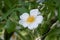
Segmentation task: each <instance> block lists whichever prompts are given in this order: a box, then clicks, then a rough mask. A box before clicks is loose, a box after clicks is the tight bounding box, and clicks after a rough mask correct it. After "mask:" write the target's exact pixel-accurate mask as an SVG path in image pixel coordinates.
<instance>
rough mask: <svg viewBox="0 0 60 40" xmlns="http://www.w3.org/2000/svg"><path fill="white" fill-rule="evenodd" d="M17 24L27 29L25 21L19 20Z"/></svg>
mask: <svg viewBox="0 0 60 40" xmlns="http://www.w3.org/2000/svg"><path fill="white" fill-rule="evenodd" d="M19 24H21V25H23V27H27V26H28V24H27V23H26V22H25V21H23V20H20V21H19Z"/></svg>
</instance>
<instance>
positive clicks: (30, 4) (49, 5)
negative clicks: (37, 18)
mask: <svg viewBox="0 0 60 40" xmlns="http://www.w3.org/2000/svg"><path fill="white" fill-rule="evenodd" d="M36 1H37V0H0V30H2V29H5V30H7V32H8V33H12V32H16V33H17V35H18V36H17V40H35V38H37V37H41V40H60V26H59V27H58V24H60V0H45V1H43V2H42V3H40V2H39V3H38V2H36ZM41 1H42V0H41ZM38 6H39V7H38ZM36 8H38V9H39V10H40V11H41V13H42V15H43V17H44V20H43V22H42V24H40V25H39V26H38V28H37V29H35V30H29V29H27V28H24V27H23V26H22V25H19V24H18V22H19V19H20V18H19V17H20V15H21V14H22V13H24V12H29V11H30V10H31V9H36ZM55 10H56V11H57V12H56V13H55ZM56 14H57V15H56ZM57 21H58V22H57ZM17 26H19V27H20V29H16V27H17ZM0 32H1V31H0ZM24 33H25V34H24ZM23 34H24V35H23Z"/></svg>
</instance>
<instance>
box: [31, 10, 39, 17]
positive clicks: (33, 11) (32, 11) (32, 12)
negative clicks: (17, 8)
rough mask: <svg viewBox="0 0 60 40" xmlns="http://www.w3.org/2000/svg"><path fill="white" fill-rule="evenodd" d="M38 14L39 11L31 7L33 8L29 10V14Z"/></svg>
mask: <svg viewBox="0 0 60 40" xmlns="http://www.w3.org/2000/svg"><path fill="white" fill-rule="evenodd" d="M39 14H40V12H39V10H38V9H33V10H31V11H30V15H31V16H33V15H34V16H37V15H39Z"/></svg>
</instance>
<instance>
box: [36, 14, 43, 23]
mask: <svg viewBox="0 0 60 40" xmlns="http://www.w3.org/2000/svg"><path fill="white" fill-rule="evenodd" d="M42 21H43V16H41V15H40V16H37V17H36V20H35V22H36V23H38V24H40V23H42Z"/></svg>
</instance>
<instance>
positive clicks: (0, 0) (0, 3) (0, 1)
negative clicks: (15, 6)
mask: <svg viewBox="0 0 60 40" xmlns="http://www.w3.org/2000/svg"><path fill="white" fill-rule="evenodd" d="M0 9H2V0H0Z"/></svg>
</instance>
